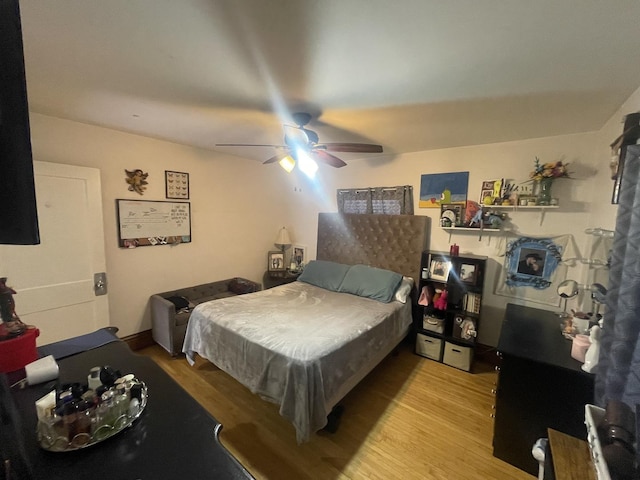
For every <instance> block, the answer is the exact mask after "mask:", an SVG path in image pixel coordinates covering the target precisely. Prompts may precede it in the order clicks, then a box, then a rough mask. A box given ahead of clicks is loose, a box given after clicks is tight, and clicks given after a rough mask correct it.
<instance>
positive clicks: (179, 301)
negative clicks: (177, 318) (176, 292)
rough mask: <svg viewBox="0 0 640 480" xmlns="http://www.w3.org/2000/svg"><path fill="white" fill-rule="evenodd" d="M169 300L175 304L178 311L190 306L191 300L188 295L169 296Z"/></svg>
mask: <svg viewBox="0 0 640 480" xmlns="http://www.w3.org/2000/svg"><path fill="white" fill-rule="evenodd" d="M167 300H169V301H170V302H171V303H173V304H174V305H175V307H176V312H177V311H178V310H182V309H183V308H189V300H188V299H187V298H186V297H178V296H173V297H167Z"/></svg>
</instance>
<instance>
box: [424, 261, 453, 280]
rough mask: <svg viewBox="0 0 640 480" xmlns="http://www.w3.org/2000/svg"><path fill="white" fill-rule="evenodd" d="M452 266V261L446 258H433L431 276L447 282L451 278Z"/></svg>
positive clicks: (433, 278)
mask: <svg viewBox="0 0 640 480" xmlns="http://www.w3.org/2000/svg"><path fill="white" fill-rule="evenodd" d="M450 268H451V263H450V262H448V261H447V260H445V259H444V258H441V257H437V258H432V259H431V263H430V264H429V278H431V279H432V280H439V281H441V282H446V281H447V280H448V278H449V269H450Z"/></svg>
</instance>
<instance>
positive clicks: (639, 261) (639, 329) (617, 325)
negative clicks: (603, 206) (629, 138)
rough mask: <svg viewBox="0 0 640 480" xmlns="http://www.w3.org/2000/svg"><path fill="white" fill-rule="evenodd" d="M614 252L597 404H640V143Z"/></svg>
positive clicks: (630, 166) (625, 174)
mask: <svg viewBox="0 0 640 480" xmlns="http://www.w3.org/2000/svg"><path fill="white" fill-rule="evenodd" d="M620 174H621V175H622V181H621V188H620V196H619V206H618V215H617V219H616V229H615V234H614V239H613V248H612V252H611V266H610V270H609V289H608V291H607V295H606V301H605V304H606V311H605V314H604V320H603V328H602V337H601V342H600V356H599V359H598V365H597V366H596V369H595V372H596V390H595V395H596V398H595V403H596V404H598V405H600V406H602V407H604V406H606V403H607V402H608V401H609V400H620V401H623V402H624V403H626V404H627V405H629V406H630V407H631V408H632V410H635V405H636V404H640V181H639V180H640V146H638V145H633V146H629V147H628V149H627V153H626V156H625V160H624V170H623V171H622V172H621V173H620Z"/></svg>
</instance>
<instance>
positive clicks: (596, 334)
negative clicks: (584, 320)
mask: <svg viewBox="0 0 640 480" xmlns="http://www.w3.org/2000/svg"><path fill="white" fill-rule="evenodd" d="M589 338H590V340H591V346H590V347H589V350H587V353H586V355H585V357H584V364H583V365H582V370H584V371H585V372H587V373H591V371H592V370H593V368H594V367H595V366H596V365H597V364H598V357H599V356H600V327H599V326H598V325H594V326H593V327H591V330H590V334H589Z"/></svg>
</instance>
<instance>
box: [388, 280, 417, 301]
mask: <svg viewBox="0 0 640 480" xmlns="http://www.w3.org/2000/svg"><path fill="white" fill-rule="evenodd" d="M411 290H413V278H411V277H402V282H401V283H400V286H399V287H398V289H397V290H396V293H395V294H394V295H393V299H394V300H396V301H398V302H400V303H407V298H408V297H409V295H411Z"/></svg>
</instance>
